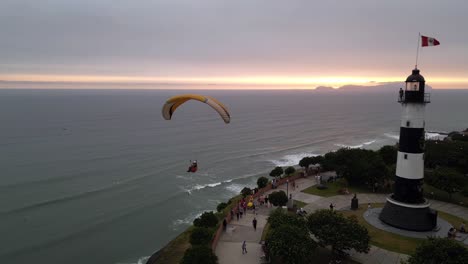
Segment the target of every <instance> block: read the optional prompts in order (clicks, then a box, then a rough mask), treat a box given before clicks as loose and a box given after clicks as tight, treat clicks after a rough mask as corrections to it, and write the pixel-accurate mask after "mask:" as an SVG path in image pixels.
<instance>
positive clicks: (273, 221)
mask: <svg viewBox="0 0 468 264" xmlns="http://www.w3.org/2000/svg"><path fill="white" fill-rule="evenodd" d="M268 224H269V225H270V228H277V227H280V226H282V225H290V226H295V227H298V228H300V229H302V230H304V229H306V228H307V223H306V221H305V220H304V218H302V217H299V216H298V215H296V214H290V213H288V212H285V211H284V210H283V209H281V208H277V209H276V210H274V211H273V212H271V213H270V216H269V217H268Z"/></svg>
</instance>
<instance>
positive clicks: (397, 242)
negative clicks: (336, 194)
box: [343, 203, 463, 254]
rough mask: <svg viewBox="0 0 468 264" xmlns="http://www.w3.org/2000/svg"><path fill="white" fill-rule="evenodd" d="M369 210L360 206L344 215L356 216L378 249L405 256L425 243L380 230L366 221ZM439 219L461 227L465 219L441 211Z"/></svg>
mask: <svg viewBox="0 0 468 264" xmlns="http://www.w3.org/2000/svg"><path fill="white" fill-rule="evenodd" d="M383 206H384V204H382V203H374V204H372V207H377V208H378V207H383ZM366 210H367V207H366V206H363V205H359V210H356V211H346V212H343V214H344V215H346V216H350V215H355V216H356V217H357V219H358V221H359V223H360V224H361V225H363V226H365V227H366V228H367V230H368V231H369V235H370V237H371V244H372V245H375V246H377V247H380V248H383V249H387V250H390V251H393V252H399V253H404V254H411V253H413V252H414V250H415V249H416V247H417V246H418V245H419V244H420V243H421V241H423V239H419V238H412V237H404V236H400V235H397V234H393V233H390V232H386V231H383V230H380V229H378V228H376V227H374V226H372V225H370V224H369V223H367V221H366V220H364V217H363V214H364V212H365V211H366ZM439 217H441V218H443V219H444V220H446V221H448V222H449V223H451V224H452V225H454V226H459V225H460V223H461V221H462V220H463V219H461V218H459V217H456V216H454V215H450V214H447V213H444V212H441V211H439Z"/></svg>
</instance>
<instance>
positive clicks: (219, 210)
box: [216, 202, 228, 212]
mask: <svg viewBox="0 0 468 264" xmlns="http://www.w3.org/2000/svg"><path fill="white" fill-rule="evenodd" d="M227 206H228V204H227V203H224V202H223V203H220V204H218V206H216V211H218V212H222V211H223V210H224V208H226V207H227Z"/></svg>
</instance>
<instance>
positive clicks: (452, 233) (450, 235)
mask: <svg viewBox="0 0 468 264" xmlns="http://www.w3.org/2000/svg"><path fill="white" fill-rule="evenodd" d="M458 232H460V233H467V230H466V227H465V223H464V222H463V223H462V224H461V225H460V229H459V230H457V229H456V228H455V227H451V228H450V229H449V231H448V233H447V237H448V238H456V237H457V233H458Z"/></svg>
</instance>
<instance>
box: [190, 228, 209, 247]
mask: <svg viewBox="0 0 468 264" xmlns="http://www.w3.org/2000/svg"><path fill="white" fill-rule="evenodd" d="M212 239H213V230H212V229H210V228H206V227H195V228H194V229H193V230H192V233H191V234H190V244H192V245H207V244H208V243H210V242H211V240H212Z"/></svg>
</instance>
